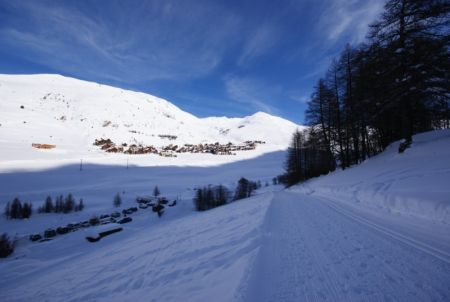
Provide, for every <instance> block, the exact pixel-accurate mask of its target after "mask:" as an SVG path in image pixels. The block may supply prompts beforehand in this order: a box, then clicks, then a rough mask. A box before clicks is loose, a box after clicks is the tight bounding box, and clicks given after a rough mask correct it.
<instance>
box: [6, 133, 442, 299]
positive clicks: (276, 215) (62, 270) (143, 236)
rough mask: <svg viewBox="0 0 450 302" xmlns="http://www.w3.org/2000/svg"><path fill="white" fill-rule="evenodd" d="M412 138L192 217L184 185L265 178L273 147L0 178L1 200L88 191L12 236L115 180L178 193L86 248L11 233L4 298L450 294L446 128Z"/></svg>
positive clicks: (100, 202) (72, 238) (271, 167)
mask: <svg viewBox="0 0 450 302" xmlns="http://www.w3.org/2000/svg"><path fill="white" fill-rule="evenodd" d="M414 142H415V143H414V144H413V145H412V147H411V148H410V149H408V150H407V151H406V152H405V153H404V154H401V155H399V154H397V153H396V152H395V150H396V149H397V148H396V147H397V146H396V144H397V143H394V144H393V145H392V146H391V147H389V148H388V149H387V150H386V151H385V152H383V153H382V154H380V155H379V156H377V157H375V158H372V159H369V160H367V162H365V163H364V164H362V165H360V166H356V167H354V168H351V169H348V170H345V171H339V172H335V173H332V174H330V175H328V176H324V177H320V178H317V179H313V180H311V181H308V182H306V183H305V184H302V185H299V186H296V187H294V188H292V189H290V190H286V191H281V192H278V190H279V187H267V188H264V191H265V192H260V193H261V194H260V195H257V196H255V197H252V198H250V199H248V200H243V201H239V202H235V203H233V204H231V205H227V206H223V207H220V208H217V209H214V210H211V211H207V212H202V213H196V212H193V211H192V202H191V197H192V194H193V192H192V190H189V187H191V186H193V185H194V184H205V182H210V183H217V182H222V183H224V184H225V185H232V181H233V180H235V179H236V178H237V177H236V176H238V175H239V176H241V175H244V176H246V177H249V178H252V179H257V177H258V175H259V176H261V179H262V180H263V181H264V180H268V179H269V177H270V175H273V173H274V172H276V169H275V167H276V166H277V167H278V169H281V162H282V158H283V157H282V156H283V154H282V153H275V154H272V155H265V156H264V157H263V158H261V159H260V160H258V159H252V160H247V161H242V162H237V163H233V164H228V165H223V166H215V167H197V168H194V167H152V168H146V167H142V168H140V167H133V168H132V169H130V170H128V171H127V172H125V170H123V167H103V168H102V167H97V166H92V167H87V169H86V170H84V171H82V172H79V171H76V169H73V168H74V167H72V166H68V167H65V168H60V169H52V170H48V171H39V172H21V173H19V172H10V173H3V174H0V186H1V187H0V189H1V190H0V192H4V193H3V195H2V198H1V200H6V199H7V198H10V197H12V196H14V194H15V193H17V192H19V191H20V192H21V198H22V197H24V199H28V200H29V199H31V200H32V201H39V200H42V199H43V198H44V196H45V194H46V193H52V194H53V193H55V192H56V190H62V191H65V192H67V190H73V189H77V188H78V191H76V192H75V195H76V196H77V197H78V196H82V197H84V196H83V195H82V194H86V195H87V196H88V197H87V198H86V200H87V204H90V205H91V208H90V209H89V207H88V208H87V209H86V211H87V212H81V213H76V214H69V215H67V216H65V215H55V214H48V215H43V214H41V215H39V214H36V215H34V216H33V217H32V218H31V219H30V220H29V221H6V220H5V219H4V218H1V220H0V228H1V229H2V230H6V231H8V232H10V233H11V231H13V230H17V232H18V233H19V235H20V234H26V233H27V232H29V231H30V230H33V231H34V230H41V229H43V228H46V227H48V226H53V227H55V226H57V225H60V224H62V223H63V222H64V223H67V222H68V221H69V220H70V219H73V220H74V221H79V220H80V219H85V218H82V216H83V217H86V215H90V214H91V213H94V212H97V213H102V211H103V212H104V211H111V210H112V205H111V198H112V195H113V193H114V192H116V190H117V189H119V188H121V189H122V188H124V190H125V191H126V194H125V195H124V199H125V202H126V206H128V205H130V204H131V203H132V197H133V196H134V194H144V193H145V192H150V191H151V188H152V186H151V185H152V184H160V185H161V188H162V191H163V193H164V194H165V195H169V196H170V197H174V196H176V195H177V194H180V193H181V194H182V202H180V204H179V205H177V207H175V208H174V209H172V210H169V211H167V213H166V214H165V215H164V216H163V217H162V218H161V219H159V218H157V216H156V215H154V214H153V213H151V210H139V211H138V213H137V214H135V216H133V217H134V221H133V222H132V223H130V224H128V225H125V229H124V231H123V232H121V233H118V234H115V235H111V237H106V238H104V239H102V240H101V241H100V242H99V243H96V244H90V243H88V242H87V241H85V240H84V238H83V233H82V232H80V231H79V232H75V233H71V234H68V235H64V236H58V237H56V239H55V240H53V241H50V242H46V243H30V242H29V241H27V240H21V241H20V242H19V246H18V248H17V250H16V251H15V253H14V254H13V256H12V257H10V258H7V259H0V270H1V271H2V272H3V276H2V279H1V280H0V292H1V293H2V298H3V300H5V301H29V300H36V299H37V300H43V301H61V300H67V301H116V300H118V301H180V300H183V301H205V300H214V301H258V302H259V301H408V302H409V301H448V300H449V298H450V288H449V286H448V284H450V273H449V272H450V237H449V235H448V234H450V220H449V218H448V215H447V214H446V213H448V208H449V203H448V198H446V196H447V197H448V196H450V186H448V180H449V172H450V161H449V159H450V148H449V142H450V131H449V130H445V131H435V132H429V133H424V134H420V135H417V136H415V137H414ZM261 162H263V163H265V164H264V165H262V164H261ZM277 163H278V164H277ZM120 171H122V172H120ZM242 173H244V174H242ZM33 180H34V181H35V182H33ZM389 184H390V186H389ZM183 188H184V189H183ZM377 188H384V190H378V191H377V190H376V189H377ZM271 190H272V191H273V192H270V191H271ZM268 191H269V192H268ZM83 192H84V193H83ZM88 202H89V203H88ZM422 209H424V212H420V210H422Z"/></svg>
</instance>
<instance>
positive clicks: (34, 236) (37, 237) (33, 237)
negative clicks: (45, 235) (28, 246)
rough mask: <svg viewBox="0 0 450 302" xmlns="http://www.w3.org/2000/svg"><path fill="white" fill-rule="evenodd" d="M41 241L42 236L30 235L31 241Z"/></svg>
mask: <svg viewBox="0 0 450 302" xmlns="http://www.w3.org/2000/svg"><path fill="white" fill-rule="evenodd" d="M41 239H42V236H41V234H32V235H30V240H31V241H38V240H41Z"/></svg>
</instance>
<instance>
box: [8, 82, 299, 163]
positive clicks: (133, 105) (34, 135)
mask: <svg viewBox="0 0 450 302" xmlns="http://www.w3.org/2000/svg"><path fill="white" fill-rule="evenodd" d="M0 111H1V112H2V116H1V117H0V124H1V125H0V148H1V149H2V150H3V151H2V159H3V160H22V159H24V160H26V159H37V158H39V157H43V158H47V157H46V155H44V154H45V153H47V154H51V158H52V159H57V158H59V159H67V158H77V159H78V158H80V156H82V157H89V156H91V157H92V156H94V157H98V154H99V153H103V152H99V150H98V149H99V148H98V147H95V146H92V144H93V142H94V141H95V139H98V138H110V139H111V140H112V141H113V142H115V143H117V144H121V143H127V144H143V145H153V146H155V147H162V146H167V145H169V144H174V145H184V144H199V143H215V142H219V143H224V144H226V143H228V142H231V143H234V144H240V143H243V142H244V141H254V140H260V141H265V142H266V144H265V145H264V146H262V147H261V148H257V149H259V150H255V152H253V154H252V156H257V155H261V154H263V153H267V152H272V151H277V150H282V149H285V148H286V147H287V145H288V144H289V139H290V136H291V134H292V133H293V131H294V130H295V129H296V128H298V127H300V126H298V125H296V124H294V123H292V122H290V121H287V120H284V119H282V118H278V117H275V116H271V115H269V114H265V113H256V114H254V115H252V116H248V117H244V118H225V117H221V118H203V119H202V118H197V117H195V116H193V115H192V114H189V113H187V112H184V111H182V110H181V109H179V108H178V107H176V106H175V105H173V104H171V103H170V102H168V101H166V100H163V99H160V98H157V97H154V96H152V95H149V94H145V93H140V92H134V91H128V90H124V89H119V88H115V87H110V86H106V85H101V84H97V83H92V82H86V81H82V80H77V79H73V78H68V77H63V76H60V75H46V74H43V75H0ZM164 136H172V137H174V138H175V137H176V138H175V139H168V138H167V137H164ZM32 143H41V144H54V145H56V148H55V149H54V150H51V151H49V150H47V152H43V151H39V150H33V149H31V148H30V146H31V144H32ZM18 151H20V152H18ZM102 155H103V154H102ZM111 157H113V156H111ZM228 160H229V161H233V160H236V158H234V159H233V158H229V159H228ZM190 161H191V162H192V160H191V159H190ZM219 161H220V160H219ZM179 162H181V163H183V161H182V160H181V161H179Z"/></svg>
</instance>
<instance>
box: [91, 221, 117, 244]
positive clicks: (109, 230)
mask: <svg viewBox="0 0 450 302" xmlns="http://www.w3.org/2000/svg"><path fill="white" fill-rule="evenodd" d="M120 231H122V227H121V226H120V225H118V224H116V223H111V224H108V225H101V226H98V227H95V228H92V229H90V230H89V231H88V232H87V233H88V234H87V235H86V240H87V241H89V242H97V241H99V240H100V239H102V238H103V237H106V236H108V235H111V234H114V233H117V232H120Z"/></svg>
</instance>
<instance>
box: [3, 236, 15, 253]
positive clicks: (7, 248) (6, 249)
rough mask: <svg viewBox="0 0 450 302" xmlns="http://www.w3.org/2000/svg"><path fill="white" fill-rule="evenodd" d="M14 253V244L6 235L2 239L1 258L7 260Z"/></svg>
mask: <svg viewBox="0 0 450 302" xmlns="http://www.w3.org/2000/svg"><path fill="white" fill-rule="evenodd" d="M12 252H14V242H12V241H11V239H9V237H8V235H7V234H6V233H3V234H2V236H1V237H0V258H6V257H8V256H9V255H11V253H12Z"/></svg>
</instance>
